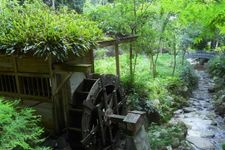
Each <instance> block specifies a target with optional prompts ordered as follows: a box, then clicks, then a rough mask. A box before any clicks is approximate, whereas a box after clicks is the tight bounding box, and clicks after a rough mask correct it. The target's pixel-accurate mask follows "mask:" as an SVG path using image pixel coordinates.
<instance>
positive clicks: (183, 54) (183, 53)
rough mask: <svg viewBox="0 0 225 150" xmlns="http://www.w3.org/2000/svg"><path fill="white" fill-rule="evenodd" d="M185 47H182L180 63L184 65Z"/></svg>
mask: <svg viewBox="0 0 225 150" xmlns="http://www.w3.org/2000/svg"><path fill="white" fill-rule="evenodd" d="M186 52H187V49H186V48H184V49H183V51H182V59H181V64H182V65H184V59H185V55H186Z"/></svg>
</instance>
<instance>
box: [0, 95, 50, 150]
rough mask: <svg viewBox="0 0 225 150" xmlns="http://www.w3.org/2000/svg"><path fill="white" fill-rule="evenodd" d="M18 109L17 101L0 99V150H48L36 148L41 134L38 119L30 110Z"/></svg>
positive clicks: (41, 130)
mask: <svg viewBox="0 0 225 150" xmlns="http://www.w3.org/2000/svg"><path fill="white" fill-rule="evenodd" d="M18 109H19V108H18V101H14V102H6V101H4V100H3V99H2V98H1V99H0V149H1V150H11V149H16V150H31V149H48V148H41V147H38V146H37V145H38V143H39V142H41V141H42V140H40V136H41V134H42V133H43V129H42V128H41V127H39V126H38V124H39V121H40V117H39V116H36V115H34V110H32V109H30V108H24V109H20V110H18Z"/></svg>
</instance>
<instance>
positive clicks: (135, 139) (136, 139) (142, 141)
mask: <svg viewBox="0 0 225 150" xmlns="http://www.w3.org/2000/svg"><path fill="white" fill-rule="evenodd" d="M150 149H151V148H150V144H149V138H148V134H147V132H146V131H145V128H144V126H142V127H141V129H140V131H138V133H137V134H136V135H135V136H127V140H126V149H125V150H150Z"/></svg>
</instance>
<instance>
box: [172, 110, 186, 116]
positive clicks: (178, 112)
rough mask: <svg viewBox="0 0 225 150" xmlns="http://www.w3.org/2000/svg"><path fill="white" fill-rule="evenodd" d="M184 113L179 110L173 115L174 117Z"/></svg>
mask: <svg viewBox="0 0 225 150" xmlns="http://www.w3.org/2000/svg"><path fill="white" fill-rule="evenodd" d="M183 112H184V111H183V110H182V109H178V110H177V111H175V112H174V113H173V114H174V115H179V114H182V113H183Z"/></svg>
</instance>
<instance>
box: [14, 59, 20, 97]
mask: <svg viewBox="0 0 225 150" xmlns="http://www.w3.org/2000/svg"><path fill="white" fill-rule="evenodd" d="M12 58H13V64H14V73H15V78H16V89H17V93H18V96H19V98H21V95H20V94H21V91H20V82H19V76H18V65H17V58H16V56H13V57H12Z"/></svg>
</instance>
